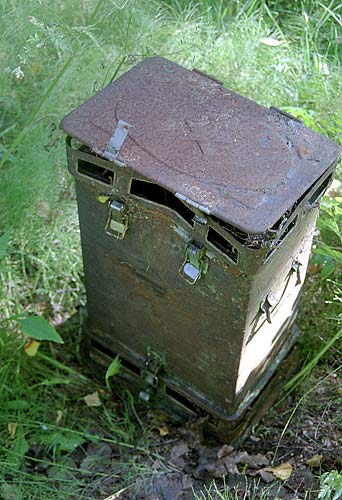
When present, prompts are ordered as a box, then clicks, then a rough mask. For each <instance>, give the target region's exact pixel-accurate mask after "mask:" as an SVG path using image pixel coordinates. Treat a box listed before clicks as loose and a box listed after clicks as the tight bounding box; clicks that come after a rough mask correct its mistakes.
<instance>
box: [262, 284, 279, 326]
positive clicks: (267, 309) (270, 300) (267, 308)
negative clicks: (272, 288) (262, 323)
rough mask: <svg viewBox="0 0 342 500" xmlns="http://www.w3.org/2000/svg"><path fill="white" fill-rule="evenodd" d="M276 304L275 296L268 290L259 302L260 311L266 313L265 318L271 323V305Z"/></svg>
mask: <svg viewBox="0 0 342 500" xmlns="http://www.w3.org/2000/svg"><path fill="white" fill-rule="evenodd" d="M276 304H277V298H276V297H275V295H274V294H273V293H272V292H270V293H269V294H268V295H267V296H266V298H265V300H264V301H263V302H262V303H261V304H260V310H261V312H263V313H264V314H266V319H267V321H268V323H272V320H271V309H273V307H274V306H275V305H276Z"/></svg>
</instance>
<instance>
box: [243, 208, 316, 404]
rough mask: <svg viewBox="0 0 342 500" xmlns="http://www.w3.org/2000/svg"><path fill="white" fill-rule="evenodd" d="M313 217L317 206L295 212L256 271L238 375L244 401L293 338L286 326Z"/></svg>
mask: <svg viewBox="0 0 342 500" xmlns="http://www.w3.org/2000/svg"><path fill="white" fill-rule="evenodd" d="M317 215H318V208H311V209H307V208H306V209H301V210H300V211H297V212H296V213H295V214H294V215H293V220H292V224H291V222H290V224H289V227H291V226H292V228H291V229H290V231H289V232H288V234H287V235H286V237H285V238H284V239H283V241H281V243H280V244H279V246H278V247H277V248H276V249H275V250H274V251H273V252H272V254H271V255H270V256H269V257H268V258H267V259H266V261H265V263H264V265H263V266H261V267H260V268H259V271H258V272H257V273H256V275H255V278H254V281H253V286H252V289H251V295H250V302H249V308H248V315H247V324H246V331H245V336H244V344H243V348H242V354H241V362H240V367H239V374H238V378H237V386H236V392H237V394H238V399H239V400H243V399H248V393H250V392H251V391H253V390H255V389H256V388H257V387H258V381H260V380H261V379H262V378H263V377H266V378H267V377H268V375H269V376H271V372H272V370H274V369H275V368H276V364H277V362H279V361H280V359H281V353H283V355H284V356H285V354H286V346H287V345H288V346H290V345H291V344H293V341H294V340H295V338H294V337H293V330H291V328H290V325H291V323H292V322H293V321H294V318H295V314H296V307H297V303H298V298H299V294H300V291H301V288H302V285H303V282H304V279H305V274H306V269H307V265H308V260H309V256H310V249H311V245H312V238H313V234H314V229H315V223H316V219H317ZM279 356H280V357H279ZM277 359H278V361H277ZM268 372H269V373H268Z"/></svg>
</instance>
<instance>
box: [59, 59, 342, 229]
mask: <svg viewBox="0 0 342 500" xmlns="http://www.w3.org/2000/svg"><path fill="white" fill-rule="evenodd" d="M120 120H121V121H122V122H125V123H128V124H129V128H128V129H127V137H125V139H124V141H123V142H122V144H120V146H121V147H120V151H116V152H115V155H114V156H112V157H111V159H112V160H113V161H114V162H116V163H117V164H118V165H125V166H126V167H130V168H131V169H132V170H133V171H135V172H137V173H139V174H141V175H143V176H145V177H146V178H148V179H151V180H152V181H154V182H156V183H158V184H161V185H162V186H164V187H166V188H167V189H169V190H170V191H172V192H174V193H179V195H180V196H181V197H183V198H184V197H185V198H186V199H189V200H192V201H193V202H195V203H197V204H200V205H201V206H202V207H204V210H203V211H204V212H207V213H211V214H214V215H216V216H217V217H219V218H221V219H223V220H224V221H227V222H229V223H230V224H232V225H234V226H236V227H238V228H240V229H242V230H243V231H246V232H247V233H259V232H264V231H266V230H267V229H269V228H270V227H272V226H273V225H274V224H275V223H276V221H278V219H279V218H280V217H281V216H282V215H283V214H284V213H285V212H286V211H287V210H288V209H290V208H291V207H292V206H293V205H294V203H295V202H296V200H297V199H298V198H299V197H300V196H301V195H302V194H303V193H304V192H305V191H306V190H307V189H308V188H309V187H310V186H311V185H312V184H313V182H315V181H316V179H318V178H319V177H320V176H321V175H322V174H323V173H324V172H325V171H326V170H327V169H328V168H329V167H330V166H331V165H332V164H333V163H334V162H335V161H336V160H337V157H338V154H339V148H338V146H337V145H336V144H335V143H334V142H333V141H331V140H330V139H327V138H325V137H323V136H321V135H319V134H318V133H316V132H314V131H312V130H310V129H308V128H306V127H304V126H303V125H302V124H301V123H300V122H298V121H297V120H294V119H291V118H289V117H288V116H286V115H284V114H281V113H280V112H279V111H278V110H275V109H268V108H265V107H262V106H259V105H258V104H256V103H254V102H252V101H250V100H248V99H246V98H244V97H242V96H240V95H238V94H236V93H234V92H232V91H230V90H228V89H226V88H224V87H223V86H222V85H220V84H219V83H217V82H215V81H214V80H212V79H210V78H207V77H205V76H203V75H201V74H200V73H198V72H194V71H188V70H186V69H184V68H182V67H180V66H178V65H177V64H175V63H173V62H170V61H168V60H166V59H163V58H159V57H155V58H150V59H145V60H144V61H143V62H142V63H140V64H139V65H137V66H136V67H134V68H133V69H131V70H130V71H128V72H127V73H126V74H124V75H123V76H121V77H120V78H119V79H118V80H116V81H115V82H114V83H112V84H110V85H109V86H108V87H106V88H105V89H104V90H103V91H101V92H99V93H98V94H96V95H95V96H94V97H92V98H91V99H90V100H88V101H87V102H85V103H84V104H82V105H81V106H80V107H78V108H77V109H76V110H74V111H72V112H71V113H70V114H69V115H67V116H66V117H65V118H64V120H63V122H62V127H63V129H64V130H65V131H66V132H67V133H68V134H69V135H71V136H72V137H74V138H75V139H77V140H79V141H81V142H82V143H84V144H86V145H87V146H89V148H90V149H91V150H93V151H94V152H96V153H98V154H100V155H102V156H103V155H105V154H106V151H108V146H109V145H110V143H111V139H112V138H113V136H115V130H116V127H117V124H118V123H119V122H120Z"/></svg>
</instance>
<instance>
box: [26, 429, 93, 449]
mask: <svg viewBox="0 0 342 500" xmlns="http://www.w3.org/2000/svg"><path fill="white" fill-rule="evenodd" d="M35 438H36V440H37V441H38V442H39V443H41V444H46V445H49V446H55V447H56V448H58V450H60V451H67V452H72V451H74V450H75V449H76V448H77V447H78V446H81V444H83V443H84V442H85V441H86V439H85V437H84V436H81V435H79V434H76V433H74V432H70V433H69V432H67V431H65V432H61V431H56V432H47V433H46V434H45V433H42V432H41V433H39V434H38V435H36V436H35Z"/></svg>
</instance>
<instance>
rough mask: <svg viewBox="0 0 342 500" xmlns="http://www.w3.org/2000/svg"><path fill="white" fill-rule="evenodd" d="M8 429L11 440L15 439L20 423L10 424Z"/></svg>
mask: <svg viewBox="0 0 342 500" xmlns="http://www.w3.org/2000/svg"><path fill="white" fill-rule="evenodd" d="M7 428H8V433H9V438H10V439H14V438H15V434H16V432H17V428H18V423H17V422H8V425H7Z"/></svg>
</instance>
